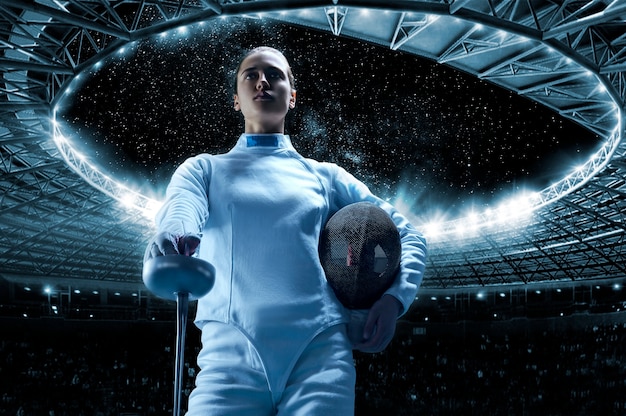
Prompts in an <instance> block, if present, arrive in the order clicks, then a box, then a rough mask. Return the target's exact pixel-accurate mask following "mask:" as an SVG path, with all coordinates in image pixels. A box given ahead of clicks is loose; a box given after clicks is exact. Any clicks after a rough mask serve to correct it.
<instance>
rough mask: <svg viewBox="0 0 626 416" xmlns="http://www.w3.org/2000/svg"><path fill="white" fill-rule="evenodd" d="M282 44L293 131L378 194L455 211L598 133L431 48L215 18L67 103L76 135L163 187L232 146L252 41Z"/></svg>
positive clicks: (577, 149) (140, 55)
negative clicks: (242, 68) (294, 96)
mask: <svg viewBox="0 0 626 416" xmlns="http://www.w3.org/2000/svg"><path fill="white" fill-rule="evenodd" d="M259 45H269V46H273V47H276V48H277V49H280V50H282V51H283V52H284V53H285V55H286V56H287V58H288V59H289V61H290V62H291V66H292V68H293V71H294V74H295V77H296V88H297V90H298V102H297V106H296V109H295V110H293V111H292V113H291V114H290V115H289V116H288V120H287V133H288V134H290V135H291V136H292V141H293V143H294V146H295V147H296V149H298V150H299V151H300V153H302V154H303V155H304V156H306V157H311V158H314V159H317V160H321V161H330V162H335V163H337V164H339V165H340V166H342V167H344V168H346V169H347V170H348V171H349V172H351V173H352V174H353V175H355V176H356V177H357V178H359V179H361V180H363V181H364V182H365V183H366V184H367V185H368V186H369V187H370V189H371V190H372V191H373V192H374V193H376V194H377V195H379V196H381V197H383V198H387V199H390V200H391V199H394V198H395V197H397V196H398V194H399V193H401V194H402V197H403V198H405V199H406V201H405V203H406V204H407V205H409V206H410V207H411V210H412V211H413V212H414V213H416V214H418V215H425V216H429V215H435V214H436V213H438V212H439V213H440V212H441V211H442V210H443V211H445V213H446V215H447V216H448V217H454V216H457V215H459V213H461V212H462V211H463V210H466V209H468V208H470V207H479V208H480V207H483V206H486V205H489V204H492V203H493V202H494V201H495V200H496V199H497V198H499V197H501V196H502V195H506V194H510V193H513V192H517V191H519V190H521V189H531V190H536V191H539V190H541V189H543V188H544V187H546V186H549V185H550V184H551V183H552V182H554V181H556V180H558V179H560V178H561V177H562V176H563V175H564V172H567V171H568V170H569V169H570V168H571V167H572V166H574V165H576V164H580V163H581V162H584V161H585V160H586V159H587V158H588V157H589V156H590V155H591V153H592V151H593V150H594V149H595V148H596V147H597V146H598V145H599V138H598V137H597V136H596V135H594V134H593V133H591V132H589V131H587V130H585V129H584V128H582V127H581V126H578V125H576V124H575V123H573V122H571V121H569V120H566V119H563V118H561V117H560V116H558V115H557V114H556V113H554V112H552V111H551V110H549V109H547V108H545V107H542V106H541V105H539V104H537V103H534V102H531V101H529V100H527V99H525V98H523V97H521V96H517V95H516V94H514V93H512V92H509V91H506V90H503V89H502V88H500V87H497V86H495V85H492V84H489V83H486V82H485V81H481V80H479V79H477V78H475V77H473V76H470V75H468V74H464V73H462V72H459V71H457V70H455V69H451V68H448V67H445V66H442V65H438V64H436V63H434V62H431V61H428V60H426V59H424V58H421V57H417V56H413V55H410V54H406V53H403V52H401V51H392V50H390V49H388V48H384V47H382V46H379V45H372V44H367V43H363V42H361V41H358V40H354V39H349V38H344V37H337V36H334V35H332V34H330V33H325V32H318V31H315V30H312V29H305V28H301V27H295V26H288V25H285V24H280V23H276V22H273V21H270V20H262V19H249V18H241V17H237V18H235V17H233V18H227V19H216V20H213V21H210V22H207V24H204V25H202V26H198V27H197V28H195V29H193V30H189V31H188V32H187V33H180V32H177V31H173V32H172V33H171V34H169V35H167V36H157V37H155V38H152V39H147V40H144V41H141V42H139V43H137V44H136V45H135V46H133V47H132V48H130V47H129V48H127V49H128V50H127V51H126V52H125V54H123V55H122V56H117V57H116V58H115V59H112V60H111V61H110V62H108V63H107V64H106V65H104V66H103V67H102V68H100V69H99V70H97V71H95V70H94V72H93V73H92V74H91V75H90V76H89V79H88V80H87V81H86V82H85V83H84V84H83V86H82V87H81V88H80V90H79V91H77V92H76V93H75V94H74V95H73V96H72V97H73V98H72V101H71V102H70V103H65V106H64V110H63V112H62V114H61V117H62V119H63V120H65V122H66V124H67V125H68V126H69V127H70V128H71V129H72V131H73V132H74V133H75V136H76V137H79V139H77V140H76V142H77V146H78V147H79V148H81V150H82V151H83V152H84V153H86V154H90V155H92V157H93V158H95V159H96V161H97V163H98V164H99V165H101V166H102V168H103V169H104V170H105V171H107V172H110V173H111V174H112V175H114V176H115V177H117V178H118V179H119V180H121V181H125V182H129V183H132V184H134V185H136V186H138V187H140V188H141V189H143V190H144V191H145V192H147V193H151V194H156V195H159V194H162V192H163V189H164V188H165V186H166V184H167V181H168V180H169V177H170V176H171V174H172V172H173V170H174V168H175V167H176V166H177V165H178V164H180V163H181V162H182V161H183V160H184V159H186V158H187V157H189V156H192V155H195V154H198V153H222V152H226V151H228V150H229V149H230V148H231V147H232V145H233V144H234V142H235V141H236V139H237V138H238V136H239V134H240V133H241V132H242V131H243V120H242V118H241V115H240V114H238V113H236V112H235V111H234V110H233V109H232V94H233V90H232V84H233V77H234V70H235V68H236V66H237V63H238V61H239V59H240V58H241V56H242V55H243V54H244V53H245V51H246V50H248V49H250V48H252V47H255V46H259Z"/></svg>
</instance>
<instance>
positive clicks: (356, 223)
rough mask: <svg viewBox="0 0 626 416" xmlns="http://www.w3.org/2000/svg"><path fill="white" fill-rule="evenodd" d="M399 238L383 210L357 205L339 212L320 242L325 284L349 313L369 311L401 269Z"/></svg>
mask: <svg viewBox="0 0 626 416" xmlns="http://www.w3.org/2000/svg"><path fill="white" fill-rule="evenodd" d="M401 251H402V247H401V245H400V235H399V233H398V230H397V228H396V226H395V224H394V223H393V221H392V220H391V218H390V217H389V214H387V212H385V211H384V210H383V209H382V208H380V207H378V206H377V205H374V204H372V203H369V202H358V203H355V204H351V205H348V206H346V207H344V208H342V209H341V210H339V211H337V213H335V214H334V215H333V216H332V217H331V218H330V219H329V220H328V222H327V223H326V226H325V227H324V229H323V230H322V235H321V238H320V246H319V253H320V261H321V263H322V267H323V269H324V272H325V273H326V280H327V281H328V283H329V284H330V286H331V287H332V288H333V290H334V292H335V295H336V296H337V298H338V299H339V301H340V302H341V303H342V304H343V305H344V306H346V307H347V308H349V309H369V308H370V307H371V306H372V304H373V303H374V302H376V301H377V300H378V299H379V298H380V297H381V296H382V295H383V293H384V292H385V291H386V290H387V289H388V288H389V286H390V285H391V284H392V282H393V280H394V279H395V277H396V274H397V272H398V269H399V267H400V255H401Z"/></svg>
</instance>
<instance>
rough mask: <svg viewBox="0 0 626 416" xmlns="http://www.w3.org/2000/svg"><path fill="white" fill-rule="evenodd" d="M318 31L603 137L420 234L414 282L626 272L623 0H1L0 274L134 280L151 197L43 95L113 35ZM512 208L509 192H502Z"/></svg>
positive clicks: (107, 45)
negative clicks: (552, 173)
mask: <svg viewBox="0 0 626 416" xmlns="http://www.w3.org/2000/svg"><path fill="white" fill-rule="evenodd" d="M260 14H262V16H263V18H267V19H275V20H278V21H282V22H286V23H289V24H295V25H303V26H308V27H313V28H316V29H319V30H323V31H329V32H332V33H334V34H335V35H337V36H349V37H353V38H357V39H361V40H362V41H364V42H372V43H376V44H379V45H383V46H385V47H388V48H392V49H398V50H401V51H404V52H406V53H411V54H416V55H420V56H424V57H427V58H429V59H432V60H435V61H436V62H438V63H440V64H442V65H448V66H451V67H453V68H456V69H458V70H461V71H465V72H467V73H470V74H472V75H475V76H476V77H479V78H481V79H484V80H487V81H489V82H492V83H494V84H497V85H499V86H501V87H502V88H506V89H509V90H511V91H514V92H516V93H518V94H520V95H522V96H524V97H527V98H528V99H530V100H534V101H537V102H539V103H541V104H543V105H545V106H546V107H548V108H550V109H552V110H554V111H556V112H557V113H559V114H560V115H561V116H562V117H565V118H567V119H571V120H573V121H575V122H576V123H579V124H581V125H582V126H584V127H585V128H587V129H589V130H591V131H593V132H594V133H595V134H597V135H598V136H599V137H600V138H602V139H603V140H604V144H603V145H602V146H601V147H600V148H599V150H598V151H597V153H596V154H594V155H593V157H592V158H591V159H590V160H589V161H588V162H587V163H586V164H585V165H584V166H581V167H580V168H579V169H577V170H576V171H573V172H571V173H570V174H568V175H566V176H565V177H564V178H563V179H562V180H560V181H558V182H557V183H555V184H554V185H552V186H550V187H548V188H546V189H544V190H543V191H541V192H540V193H538V194H536V195H533V196H532V197H529V199H527V200H525V201H523V203H524V205H523V206H525V207H528V212H526V214H528V215H526V216H525V217H524V219H516V220H515V222H511V221H510V219H511V218H508V219H503V218H502V217H510V215H511V214H518V213H519V212H517V211H516V212H513V213H509V212H506V213H504V214H503V212H497V211H494V212H491V213H480V214H479V215H477V216H476V217H475V218H471V219H468V218H460V219H458V220H455V221H452V222H447V223H444V224H439V225H438V227H437V230H438V231H432V230H433V228H432V227H433V224H416V225H417V226H418V227H423V228H428V229H429V230H431V232H430V233H429V237H430V257H429V261H428V266H427V273H426V276H425V280H424V283H423V286H424V287H426V288H429V289H451V288H452V289H458V288H468V287H485V286H494V285H495V286H497V285H525V284H545V283H547V282H583V281H587V280H597V279H620V278H626V263H625V262H624V261H623V259H624V255H625V247H626V235H625V234H626V233H625V230H624V216H625V215H626V214H625V212H626V202H625V199H626V178H625V176H626V175H625V169H626V163H625V159H624V156H625V154H626V143H624V140H623V135H624V124H623V122H624V107H625V100H626V30H625V29H626V3H625V2H623V1H619V0H534V1H528V0H422V1H417V0H411V1H409V0H404V1H390V0H387V1H374V0H360V1H342V0H334V1H331V0H329V1H319V0H303V1H296V0H291V1H273V0H256V1H254V0H171V1H157V0H141V1H139V0H116V1H101V0H97V1H96V0H70V1H61V0H0V75H1V77H2V78H1V80H0V151H1V154H2V159H1V162H0V190H1V192H2V193H1V195H0V231H1V233H0V276H1V277H4V278H6V279H8V280H12V281H18V282H33V281H42V280H43V279H47V280H50V279H54V280H56V281H59V282H61V281H62V282H66V283H68V284H69V283H73V284H78V283H84V284H92V285H96V286H109V287H115V286H118V287H121V286H127V287H135V286H140V285H141V278H140V276H141V259H142V254H143V250H144V247H145V245H146V244H147V239H148V236H149V235H150V232H149V231H147V230H148V229H149V228H150V227H151V224H150V221H149V220H147V219H146V218H145V217H144V216H142V215H138V211H137V210H136V209H137V208H139V209H142V208H143V209H145V208H146V207H148V206H149V205H150V203H151V201H150V200H147V199H145V198H143V199H142V196H141V195H135V197H136V198H135V202H133V204H134V205H135V208H134V209H129V208H128V207H126V206H125V205H124V204H123V203H122V202H123V200H124V196H123V195H122V194H123V193H124V192H123V188H120V185H119V184H117V183H115V182H113V181H110V180H109V178H106V177H105V176H104V175H102V174H99V173H98V172H93V171H90V169H89V167H88V166H86V165H85V164H83V163H81V161H80V158H79V157H76V155H75V154H73V153H72V149H69V148H67V147H66V146H64V143H63V140H62V138H59V136H58V134H56V133H57V132H56V129H55V125H54V123H53V121H52V120H53V115H54V103H55V99H56V98H57V96H58V95H59V94H60V93H62V92H63V91H64V89H65V88H67V87H68V85H69V84H70V83H71V82H72V80H73V79H74V77H75V76H76V75H78V74H80V73H81V71H83V70H84V69H85V68H87V67H89V66H91V65H94V63H96V62H98V61H99V60H101V59H102V58H103V57H106V56H108V55H110V54H112V53H113V52H114V51H115V50H117V49H118V48H119V47H120V46H122V45H124V44H126V43H128V42H132V41H135V40H140V39H143V38H146V37H149V36H154V35H155V34H158V33H161V32H163V31H166V30H169V29H173V28H177V27H179V26H182V25H189V24H193V23H197V22H201V21H206V20H209V19H213V18H217V17H220V16H229V15H255V16H259V15H260ZM515 203H516V204H517V205H516V207H517V208H518V211H519V207H520V205H519V204H520V203H522V202H520V201H519V200H518V201H516V202H515Z"/></svg>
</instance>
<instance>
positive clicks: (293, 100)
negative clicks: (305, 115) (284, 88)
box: [289, 90, 296, 108]
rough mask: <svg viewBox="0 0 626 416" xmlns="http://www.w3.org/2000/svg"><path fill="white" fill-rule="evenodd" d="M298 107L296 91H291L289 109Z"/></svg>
mask: <svg viewBox="0 0 626 416" xmlns="http://www.w3.org/2000/svg"><path fill="white" fill-rule="evenodd" d="M295 106H296V90H291V98H289V108H295Z"/></svg>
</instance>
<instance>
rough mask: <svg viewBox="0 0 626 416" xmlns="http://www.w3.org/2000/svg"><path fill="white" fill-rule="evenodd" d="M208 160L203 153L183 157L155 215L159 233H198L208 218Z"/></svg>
mask: <svg viewBox="0 0 626 416" xmlns="http://www.w3.org/2000/svg"><path fill="white" fill-rule="evenodd" d="M210 181H211V162H210V158H209V157H208V156H207V155H203V156H196V157H193V158H190V159H187V160H186V161H185V162H184V163H183V164H182V165H180V166H179V167H178V168H177V169H176V171H175V172H174V174H173V175H172V178H171V179H170V183H169V185H168V186H167V190H166V192H165V202H164V203H163V206H162V207H161V209H160V210H159V212H158V213H157V215H156V226H157V230H158V231H159V232H164V231H165V232H169V233H171V234H173V235H180V236H182V235H185V234H199V233H200V231H201V230H202V227H203V225H204V223H205V222H206V220H207V219H208V217H209V196H208V189H209V183H210Z"/></svg>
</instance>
